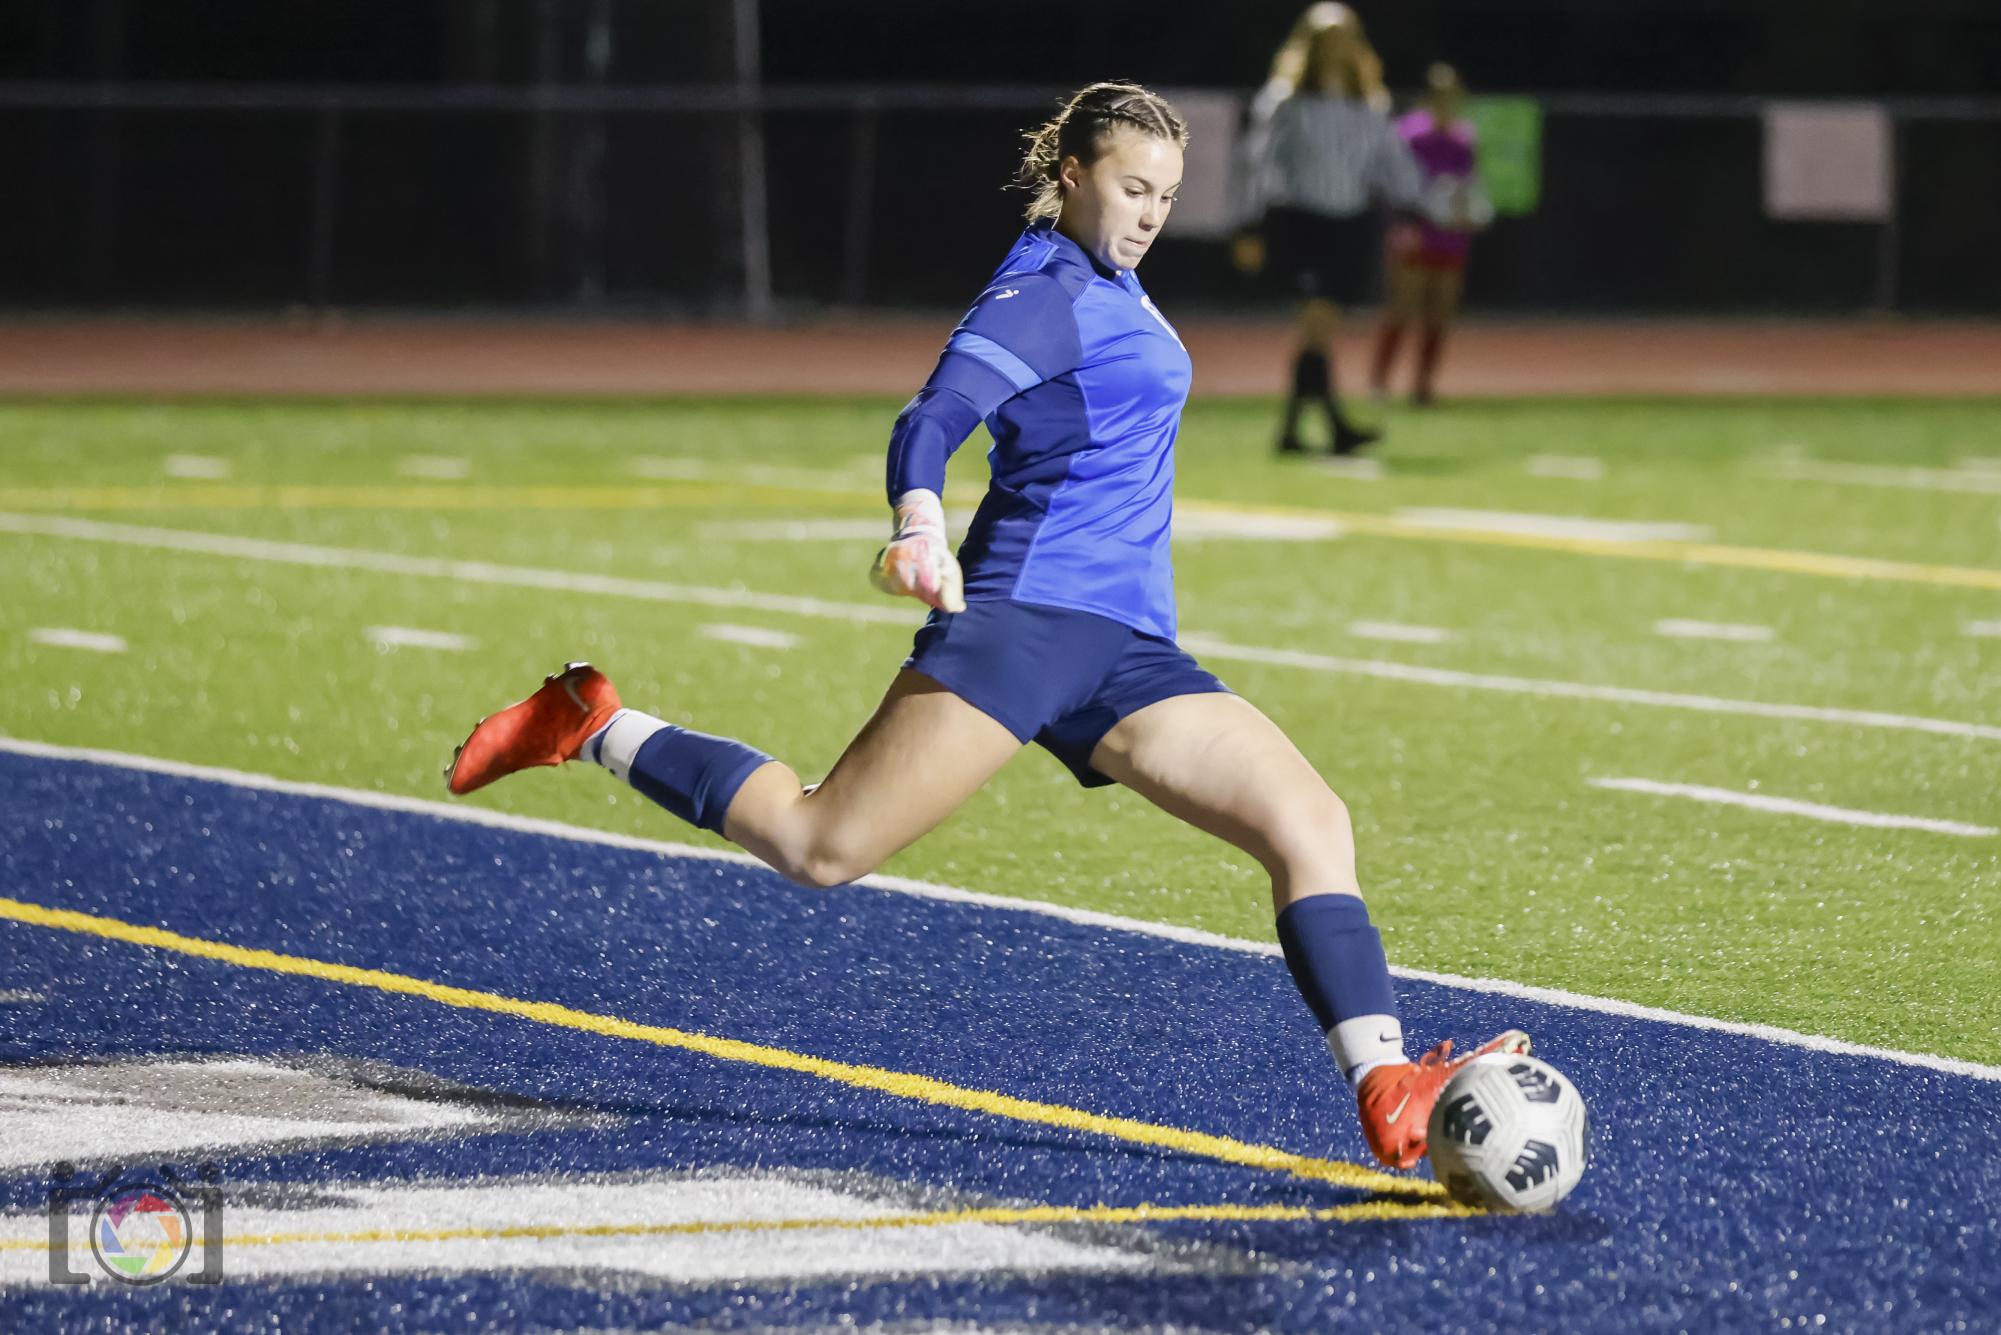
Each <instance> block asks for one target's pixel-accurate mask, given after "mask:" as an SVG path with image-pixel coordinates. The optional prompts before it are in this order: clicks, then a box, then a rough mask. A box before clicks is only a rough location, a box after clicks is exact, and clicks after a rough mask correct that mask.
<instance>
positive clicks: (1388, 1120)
mask: <svg viewBox="0 0 2001 1335" xmlns="http://www.w3.org/2000/svg"><path fill="white" fill-rule="evenodd" d="M1408 1107H1410V1091H1409V1090H1405V1091H1404V1096H1403V1097H1402V1098H1400V1099H1398V1100H1397V1106H1396V1107H1395V1108H1393V1109H1391V1110H1390V1115H1389V1116H1388V1117H1385V1118H1384V1119H1383V1125H1384V1126H1395V1125H1396V1124H1397V1118H1399V1117H1402V1116H1403V1110H1404V1109H1405V1108H1408Z"/></svg>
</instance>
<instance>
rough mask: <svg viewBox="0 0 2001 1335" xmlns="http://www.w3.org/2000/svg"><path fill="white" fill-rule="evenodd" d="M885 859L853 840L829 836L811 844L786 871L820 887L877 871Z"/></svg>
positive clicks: (796, 879)
mask: <svg viewBox="0 0 2001 1335" xmlns="http://www.w3.org/2000/svg"><path fill="white" fill-rule="evenodd" d="M881 861H882V860H881V859H880V858H878V857H876V856H875V855H874V854H873V853H872V852H870V851H869V850H867V849H863V848H861V847H859V846H858V845H856V844H855V843H854V842H852V841H850V840H843V839H841V838H839V837H825V838H821V839H816V840H814V841H813V842H811V843H809V844H808V845H807V846H806V848H805V849H804V850H802V851H801V853H800V855H799V857H798V858H797V859H795V860H794V862H793V865H792V867H791V868H790V869H789V870H788V871H787V872H786V878H787V879H788V880H791V881H794V882H796V883H798V884H800V885H804V886H810V887H811V888H813V889H816V890H825V889H827V888H829V887H831V886H836V885H846V884H847V883H848V882H849V881H858V880H860V879H861V878H862V877H864V876H866V875H868V874H869V873H870V872H872V871H874V870H875V869H876V867H877V866H879V865H880V864H881Z"/></svg>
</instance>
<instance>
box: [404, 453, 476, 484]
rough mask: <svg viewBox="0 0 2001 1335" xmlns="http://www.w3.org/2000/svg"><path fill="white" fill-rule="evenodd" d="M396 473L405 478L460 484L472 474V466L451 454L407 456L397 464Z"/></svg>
mask: <svg viewBox="0 0 2001 1335" xmlns="http://www.w3.org/2000/svg"><path fill="white" fill-rule="evenodd" d="M396 471H397V472H398V473H400V474H402V475H403V476H404V477H421V478H429V479H431V480H433V481H437V482H458V481H462V480H463V479H464V478H466V477H467V476H469V475H470V474H471V473H472V464H471V462H470V461H468V460H465V459H461V458H458V457H457V456H455V455H449V454H406V455H404V456H403V458H402V459H401V460H399V461H398V462H397V464H396Z"/></svg>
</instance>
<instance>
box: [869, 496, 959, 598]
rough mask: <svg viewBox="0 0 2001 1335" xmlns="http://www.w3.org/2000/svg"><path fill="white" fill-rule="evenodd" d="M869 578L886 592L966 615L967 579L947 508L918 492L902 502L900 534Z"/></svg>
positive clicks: (898, 503)
mask: <svg viewBox="0 0 2001 1335" xmlns="http://www.w3.org/2000/svg"><path fill="white" fill-rule="evenodd" d="M869 578H870V579H871V580H872V581H874V583H875V586H876V587H877V588H878V589H881V590H882V591H883V592H884V593H893V594H896V595H898V596H899V597H904V598H915V599H916V600H917V601H918V602H920V603H923V604H924V605H925V606H927V607H935V608H937V609H938V610H939V611H941V612H963V611H965V610H966V579H965V576H964V575H962V574H961V573H960V572H959V560H958V558H957V557H955V556H953V555H952V548H951V547H950V546H949V545H948V544H947V543H946V541H945V503H944V502H943V501H941V500H939V499H938V493H937V492H935V491H925V490H923V489H922V488H915V489H912V490H910V491H906V492H904V493H903V495H901V496H899V497H898V498H897V500H896V532H895V534H894V535H893V536H892V537H891V538H890V540H889V545H888V546H887V547H884V548H883V549H882V550H881V551H879V552H877V553H876V554H875V567H874V569H872V570H870V571H869Z"/></svg>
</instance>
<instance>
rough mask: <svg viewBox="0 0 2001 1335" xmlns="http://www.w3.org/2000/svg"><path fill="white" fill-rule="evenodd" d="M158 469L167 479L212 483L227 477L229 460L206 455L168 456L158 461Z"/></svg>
mask: <svg viewBox="0 0 2001 1335" xmlns="http://www.w3.org/2000/svg"><path fill="white" fill-rule="evenodd" d="M160 467H161V469H162V471H164V472H165V473H166V475H167V476H168V477H184V478H200V479H202V480H204V481H208V482H213V481H216V480H217V479H220V478H225V477H228V476H229V460H227V459H218V458H216V457H214V456H213V455H208V454H170V455H168V456H167V457H166V458H165V459H162V460H161V461H160Z"/></svg>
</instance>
